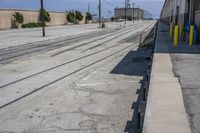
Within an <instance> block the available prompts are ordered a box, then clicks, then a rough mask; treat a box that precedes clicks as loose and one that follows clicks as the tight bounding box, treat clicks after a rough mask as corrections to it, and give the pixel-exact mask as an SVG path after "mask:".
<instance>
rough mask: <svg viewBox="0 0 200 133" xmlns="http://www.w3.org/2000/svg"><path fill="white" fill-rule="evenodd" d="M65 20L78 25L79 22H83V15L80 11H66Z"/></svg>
mask: <svg viewBox="0 0 200 133" xmlns="http://www.w3.org/2000/svg"><path fill="white" fill-rule="evenodd" d="M66 13H67V14H66V19H67V21H68V22H70V23H73V24H78V23H79V21H81V20H83V15H82V14H81V12H80V11H66Z"/></svg>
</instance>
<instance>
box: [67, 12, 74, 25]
mask: <svg viewBox="0 0 200 133" xmlns="http://www.w3.org/2000/svg"><path fill="white" fill-rule="evenodd" d="M66 13H67V14H66V19H67V21H68V22H70V23H74V22H75V16H74V15H75V14H74V12H73V11H69V12H68V11H66Z"/></svg>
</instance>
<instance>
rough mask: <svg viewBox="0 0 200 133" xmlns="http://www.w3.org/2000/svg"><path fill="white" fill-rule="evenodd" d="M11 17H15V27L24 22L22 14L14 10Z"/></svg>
mask: <svg viewBox="0 0 200 133" xmlns="http://www.w3.org/2000/svg"><path fill="white" fill-rule="evenodd" d="M13 17H14V18H15V22H16V26H17V28H18V27H19V24H23V23H24V16H23V15H22V14H21V13H19V12H15V14H13Z"/></svg>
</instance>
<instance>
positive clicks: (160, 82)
mask: <svg viewBox="0 0 200 133" xmlns="http://www.w3.org/2000/svg"><path fill="white" fill-rule="evenodd" d="M160 28H161V24H160V23H159V25H158V31H157V39H156V46H155V54H154V59H153V65H152V73H151V81H150V86H149V92H148V100H147V106H146V112H145V118H144V125H143V133H191V129H190V127H189V123H188V120H187V114H186V112H185V107H184V103H183V96H182V91H181V86H180V83H179V81H178V78H177V77H175V76H174V73H173V66H172V62H171V58H170V55H169V53H168V52H159V51H168V48H167V45H165V43H164V42H165V40H163V37H162V34H161V32H160Z"/></svg>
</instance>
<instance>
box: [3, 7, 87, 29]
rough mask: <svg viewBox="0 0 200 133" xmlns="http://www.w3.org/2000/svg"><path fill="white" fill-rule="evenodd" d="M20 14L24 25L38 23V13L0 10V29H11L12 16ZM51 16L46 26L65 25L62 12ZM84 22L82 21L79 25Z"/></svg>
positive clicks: (51, 13)
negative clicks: (16, 13)
mask: <svg viewBox="0 0 200 133" xmlns="http://www.w3.org/2000/svg"><path fill="white" fill-rule="evenodd" d="M15 12H20V13H22V14H23V16H24V23H30V22H38V16H39V13H38V11H34V10H16V9H0V29H11V28H13V27H14V25H13V22H14V18H13V16H12V15H13V14H14V13H15ZM49 13H50V16H51V22H49V23H47V26H58V25H65V24H67V21H66V17H65V13H64V12H51V11H50V12H49ZM84 22H85V17H84V20H83V21H81V22H80V23H84Z"/></svg>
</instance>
